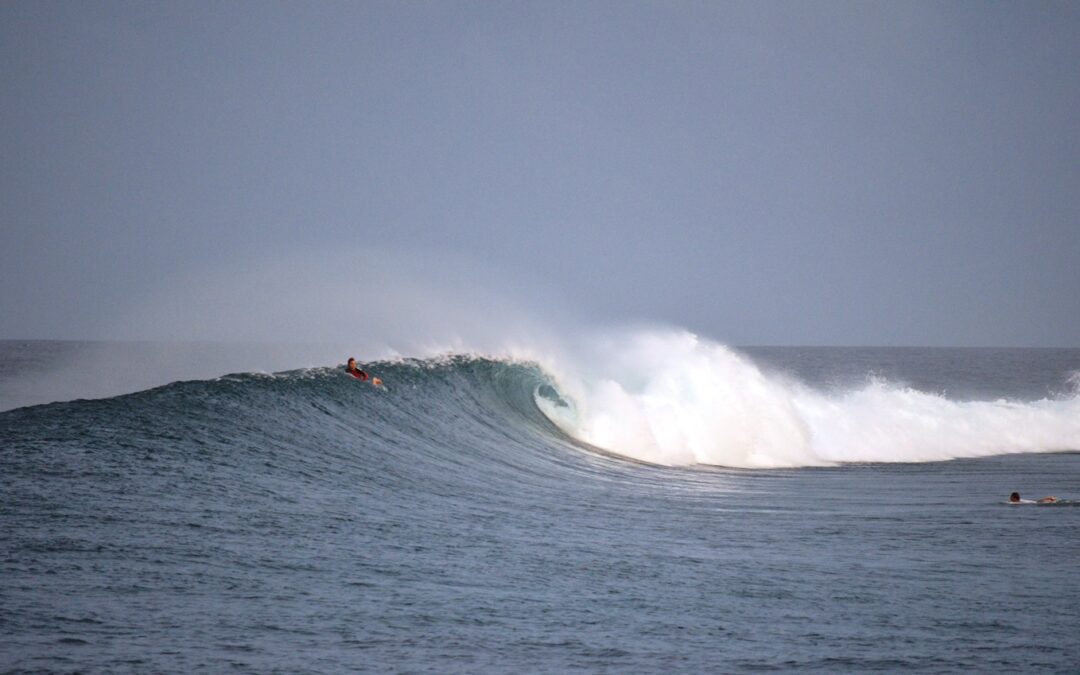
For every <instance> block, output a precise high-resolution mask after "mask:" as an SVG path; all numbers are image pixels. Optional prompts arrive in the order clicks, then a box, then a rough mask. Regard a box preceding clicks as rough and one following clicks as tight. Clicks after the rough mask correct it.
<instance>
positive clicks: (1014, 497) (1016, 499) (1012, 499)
mask: <svg viewBox="0 0 1080 675" xmlns="http://www.w3.org/2000/svg"><path fill="white" fill-rule="evenodd" d="M1057 501H1058V498H1057V497H1043V498H1042V499H1039V500H1037V501H1035V503H1036V504H1053V503H1055V502H1057ZM1009 503H1010V504H1031V503H1032V502H1031V500H1030V499H1028V500H1024V499H1020V493H1019V492H1014V493H1012V494H1011V495H1009Z"/></svg>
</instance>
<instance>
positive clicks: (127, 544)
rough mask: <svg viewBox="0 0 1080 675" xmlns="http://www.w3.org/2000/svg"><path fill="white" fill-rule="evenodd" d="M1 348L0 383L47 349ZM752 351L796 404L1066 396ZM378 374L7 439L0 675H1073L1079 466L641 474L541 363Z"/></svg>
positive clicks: (1043, 379)
mask: <svg viewBox="0 0 1080 675" xmlns="http://www.w3.org/2000/svg"><path fill="white" fill-rule="evenodd" d="M6 349H7V352H6V353H7V354H8V358H7V364H8V365H7V370H6V371H5V370H4V369H3V368H2V367H0V373H6V375H5V376H6V377H9V378H10V377H14V375H11V372H12V371H13V370H18V368H17V367H16V366H15V365H12V364H15V363H16V361H17V360H19V359H22V361H20V363H21V362H33V363H37V361H35V360H34V358H31V357H32V356H33V354H39V355H44V356H42V358H44V359H46V360H47V359H48V358H51V356H52V355H54V354H55V350H56V346H55V345H47V344H35V343H31V344H29V345H25V344H23V345H20V346H19V347H18V350H16V349H15V347H13V346H12V345H7V346H6ZM49 350H53V351H49ZM28 352H29V353H30V356H28V355H27V354H28ZM746 352H747V353H749V354H750V356H751V358H753V359H754V360H755V361H756V362H758V363H760V364H762V365H763V366H764V367H767V368H770V369H776V370H780V371H783V372H785V373H789V374H790V375H792V376H794V377H798V378H799V379H801V380H802V381H804V382H806V383H808V384H810V385H812V386H814V387H818V388H820V389H821V390H834V389H843V388H845V387H849V386H855V385H856V384H857V383H858V382H859V381H861V380H863V379H865V378H866V377H867V376H868V375H870V374H872V375H874V376H875V377H879V378H886V379H888V380H890V381H902V382H904V383H905V384H906V385H908V386H911V387H914V388H918V389H920V390H926V391H932V392H947V393H948V396H949V397H950V398H955V399H956V400H989V399H994V398H998V397H1005V398H1013V399H1017V400H1036V399H1039V398H1044V397H1049V398H1053V397H1059V398H1060V397H1062V396H1069V395H1072V394H1070V393H1069V391H1070V389H1069V388H1070V386H1073V385H1072V383H1073V381H1074V379H1075V373H1076V372H1077V371H1078V370H1080V350H902V349H883V350H858V349H779V348H774V349H757V350H754V349H749V350H746ZM2 353H4V352H2V351H0V354H2ZM373 369H374V370H377V372H378V373H379V374H380V375H381V376H383V377H384V378H385V380H386V381H387V383H388V385H389V386H388V387H387V389H385V390H377V389H374V388H372V387H369V386H366V385H361V384H360V383H358V382H356V381H354V380H352V379H351V378H349V377H347V376H345V375H344V374H343V373H341V371H340V370H339V369H336V368H316V369H309V370H302V371H289V372H283V373H278V374H275V375H266V374H238V375H230V376H225V377H221V378H218V379H213V380H199V381H186V382H178V383H173V384H169V385H167V386H163V387H159V388H156V389H152V390H148V391H141V392H137V393H134V394H130V395H125V396H119V397H114V398H106V399H99V400H76V401H69V402H60V403H54V404H50V405H40V406H33V407H24V408H19V409H15V410H10V411H7V412H0V481H2V483H0V492H2V494H3V498H2V508H0V559H2V562H0V598H2V603H0V605H2V609H0V627H2V630H0V669H3V670H45V671H65V672H66V671H72V670H79V671H85V672H125V671H132V672H188V671H191V670H194V669H206V670H212V671H219V670H226V669H229V670H239V671H252V672H268V671H282V672H334V671H342V670H369V671H378V672H385V671H417V670H434V671H437V672H519V671H524V672H564V671H574V670H578V671H585V672H596V671H615V672H668V671H671V670H676V669H677V670H684V671H690V672H696V671H704V670H712V671H723V672H732V671H758V670H773V669H780V670H789V669H790V670H800V671H815V670H818V671H838V670H843V671H856V672H866V671H880V670H900V669H904V670H915V671H933V672H941V671H957V670H965V671H991V670H993V671H1006V672H1007V671H1017V670H1023V671H1046V672H1075V671H1076V669H1077V668H1078V666H1080V641H1077V640H1076V637H1075V635H1076V628H1077V625H1078V624H1080V574H1077V571H1078V570H1077V560H1078V554H1080V508H1076V506H1077V505H1078V502H1077V501H1075V500H1077V499H1080V453H1078V452H1076V450H1077V449H1078V448H1071V449H1068V448H1066V449H1064V450H1066V451H1064V452H1053V453H1039V454H1014V455H1002V456H993V457H983V458H979V459H960V460H954V461H947V462H924V463H859V464H845V465H839V466H829V467H803V468H791V469H769V470H764V469H725V468H722V467H707V466H694V467H663V466H652V465H648V464H643V463H638V462H632V461H628V460H626V459H623V458H620V457H618V456H614V455H611V454H608V453H604V452H599V451H598V450H597V449H596V448H591V447H589V446H587V445H585V444H583V443H581V442H579V441H576V440H574V439H573V438H571V437H570V436H568V435H567V434H566V433H564V432H563V431H561V430H560V429H559V428H557V427H556V426H555V425H554V424H553V423H552V422H551V421H549V419H548V418H547V417H545V415H544V414H543V413H542V412H541V411H540V409H539V408H538V407H537V403H536V401H537V396H538V395H540V396H542V397H546V398H545V399H542V400H548V401H554V405H556V406H558V402H559V400H561V397H562V395H564V394H565V393H564V392H559V391H557V385H558V383H557V382H552V381H551V380H550V379H549V377H548V376H547V375H546V374H545V373H544V372H543V371H541V370H539V369H538V368H536V367H534V366H530V365H525V364H514V363H506V362H500V361H492V360H477V359H465V358H458V359H444V360H440V361H406V362H401V363H393V364H374V366H373ZM1069 450H1072V451H1069ZM1013 490H1019V491H1020V492H1021V493H1022V494H1023V495H1024V497H1033V498H1034V497H1040V496H1043V495H1044V494H1056V495H1058V496H1060V497H1064V498H1067V501H1065V502H1063V503H1061V504H1057V505H1048V506H1036V505H1023V506H1013V505H1009V504H1007V503H1005V500H1006V498H1007V495H1008V493H1009V492H1011V491H1013Z"/></svg>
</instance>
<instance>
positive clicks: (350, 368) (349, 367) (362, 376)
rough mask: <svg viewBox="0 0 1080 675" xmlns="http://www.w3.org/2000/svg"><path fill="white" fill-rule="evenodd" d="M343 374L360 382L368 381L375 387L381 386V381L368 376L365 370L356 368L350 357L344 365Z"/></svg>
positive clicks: (354, 361) (354, 360) (353, 360)
mask: <svg viewBox="0 0 1080 675" xmlns="http://www.w3.org/2000/svg"><path fill="white" fill-rule="evenodd" d="M345 372H346V373H348V374H350V375H352V376H353V377H355V378H356V379H358V380H360V381H362V382H367V381H368V380H370V381H371V383H372V384H373V385H375V386H376V387H378V386H379V385H381V384H382V380H380V379H379V378H377V377H372V376H371V375H369V374H368V372H367V371H366V370H361V369H360V368H357V367H356V359H354V358H352V357H349V361H348V363H346V364H345Z"/></svg>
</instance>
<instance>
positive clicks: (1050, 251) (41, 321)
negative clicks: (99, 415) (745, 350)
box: [0, 2, 1080, 346]
mask: <svg viewBox="0 0 1080 675" xmlns="http://www.w3.org/2000/svg"><path fill="white" fill-rule="evenodd" d="M0 59H2V63H3V67H2V68H0V151H2V159H0V338H93V337H100V336H101V335H103V334H107V333H109V331H108V330H106V329H103V327H102V317H109V316H112V315H113V314H114V313H122V312H123V311H124V310H123V308H124V307H126V306H128V305H131V304H132V303H135V304H137V302H138V301H139V300H140V299H141V298H142V296H143V295H144V294H145V293H146V292H147V289H154V288H160V287H162V286H167V285H168V284H170V283H177V282H175V281H171V280H177V279H183V278H186V277H188V278H189V277H190V276H191V275H198V274H200V270H216V271H217V272H216V273H217V274H220V273H221V270H228V269H229V266H230V265H231V264H233V263H234V261H235V260H237V259H239V258H245V259H248V258H250V256H251V255H252V254H253V253H265V254H267V255H271V256H278V257H281V256H288V255H289V253H290V252H292V251H297V252H301V253H302V254H303V256H302V257H301V258H300V259H304V260H310V259H311V258H310V256H312V255H313V253H312V252H320V251H322V252H327V251H334V250H336V249H337V250H341V251H343V252H349V253H348V254H349V255H355V253H353V252H354V251H356V250H358V249H361V250H362V249H367V248H371V249H372V250H383V251H387V250H388V251H401V252H404V253H406V254H408V253H410V252H414V251H427V252H430V253H431V254H432V255H433V256H435V257H437V256H438V255H439V252H446V253H447V254H448V255H453V256H460V257H464V258H466V259H470V260H473V261H475V264H476V265H477V266H482V267H490V268H493V269H495V270H498V272H497V274H501V275H504V278H505V280H506V283H507V284H508V285H510V286H529V285H532V284H536V285H540V286H544V287H545V288H547V289H548V291H549V292H550V293H551V294H553V295H556V296H561V297H563V298H564V299H565V301H566V302H567V303H568V304H570V305H572V306H574V308H575V310H576V311H578V312H580V313H581V314H583V315H586V316H590V317H594V318H596V320H598V321H601V320H602V321H617V320H622V319H628V320H634V319H646V320H657V321H664V322H670V323H674V324H677V325H680V326H686V327H689V328H691V329H693V330H696V331H700V332H702V333H705V334H708V335H710V336H713V337H715V338H718V339H720V340H725V341H729V342H734V343H738V344H843V345H851V344H882V345H903V344H915V345H1017V346H1024V345H1030V346H1080V299H1078V293H1080V123H1078V120H1080V65H1078V64H1080V5H1078V4H1077V3H1052V2H1028V3H1017V2H1001V3H997V2H978V3H975V2H972V3H946V2H934V3H918V2H894V3H888V4H885V3H873V2H853V3H810V2H792V3H758V2H752V3H697V2H656V3H640V2H610V3H588V2H585V3H583V2H565V3H559V2H541V3H521V2H507V3H451V2H433V3H418V2H409V3H365V4H358V3H338V2H332V3H300V2H290V3H261V2H260V3H255V2H250V3H236V2H214V3H210V2H207V3H143V2H139V3H75V2H70V3H44V2H7V3H3V4H0ZM314 255H318V254H317V253H315V254H314ZM357 263H358V265H361V264H370V260H367V259H364V258H359V257H358V260H357ZM283 274H293V275H296V276H297V278H298V281H299V280H300V279H301V278H302V277H304V276H305V270H303V269H292V270H285V271H283ZM431 274H432V278H433V279H435V280H436V282H437V279H438V270H437V269H436V270H434V271H432V273H431ZM538 320H540V321H542V317H540V318H539V319H538ZM113 336H114V337H115V335H113ZM140 337H144V336H140ZM161 337H169V336H168V335H162V336H161Z"/></svg>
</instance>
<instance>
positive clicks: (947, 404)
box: [553, 331, 1080, 468]
mask: <svg viewBox="0 0 1080 675" xmlns="http://www.w3.org/2000/svg"><path fill="white" fill-rule="evenodd" d="M556 370H557V372H558V373H559V374H558V379H559V384H560V387H561V388H562V389H563V390H564V393H566V394H567V395H568V396H569V397H570V398H571V399H572V400H573V401H574V404H575V405H574V409H573V410H572V411H570V412H567V411H562V412H560V414H558V415H556V416H553V421H555V423H556V424H558V425H559V426H560V427H561V428H562V429H563V430H565V431H566V432H567V433H569V434H571V435H572V436H574V437H576V438H579V439H580V440H583V441H585V442H587V443H590V444H592V445H595V446H598V447H600V448H603V449H605V450H607V451H610V452H614V453H618V454H622V455H625V456H627V457H631V458H634V459H638V460H642V461H647V462H653V463H658V464H666V465H690V464H711V465H720V466H729V467H748V468H750V467H762V468H764V467H769V468H772V467H797V466H815V465H829V464H834V463H839V462H927V461H940V460H947V459H955V458H959V457H980V456H986V455H993V454H1005V453H1018V452H1050V451H1059V450H1075V449H1080V397H1077V396H1073V397H1072V398H1068V399H1062V400H1042V401H1036V402H1014V401H1006V400H1000V401H974V402H958V401H951V400H949V399H947V398H945V397H943V396H939V395H936V394H932V393H927V392H922V391H917V390H914V389H910V388H906V387H902V386H898V385H892V384H890V383H887V382H883V381H873V382H871V383H869V384H867V385H865V386H863V387H861V388H857V389H852V390H850V391H846V392H840V393H826V392H822V391H819V390H815V389H813V388H811V387H809V386H806V385H804V384H802V383H799V382H795V381H791V380H788V379H786V378H784V377H782V376H778V375H774V374H767V373H765V372H763V371H762V370H761V369H760V368H758V367H757V366H756V365H755V364H754V363H753V362H752V361H750V360H749V359H748V358H746V357H744V356H742V355H740V354H738V353H736V352H735V351H733V350H731V349H729V348H727V347H724V346H723V345H719V344H716V343H713V342H710V341H708V340H704V339H701V338H699V337H697V336H695V335H692V334H690V333H686V332H680V331H643V332H637V333H633V334H629V335H623V336H621V337H615V338H607V339H606V340H603V341H601V342H600V344H598V345H595V346H594V351H593V353H592V354H591V355H590V356H589V357H588V358H585V359H582V360H581V362H580V363H579V364H576V365H575V367H574V368H573V370H568V369H567V368H566V367H565V364H563V367H561V368H557V369H556ZM567 372H572V373H573V374H572V375H569V376H568V375H567V374H566V373H567Z"/></svg>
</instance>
